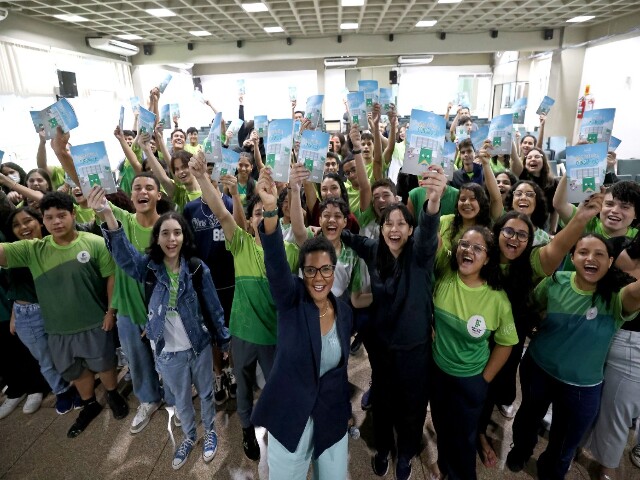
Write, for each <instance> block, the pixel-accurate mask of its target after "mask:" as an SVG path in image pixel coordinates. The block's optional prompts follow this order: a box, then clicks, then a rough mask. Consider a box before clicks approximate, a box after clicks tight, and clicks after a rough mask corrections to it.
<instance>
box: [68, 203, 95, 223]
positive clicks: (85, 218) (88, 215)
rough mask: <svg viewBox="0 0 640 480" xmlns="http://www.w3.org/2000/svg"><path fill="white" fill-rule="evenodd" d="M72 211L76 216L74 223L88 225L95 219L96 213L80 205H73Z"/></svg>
mask: <svg viewBox="0 0 640 480" xmlns="http://www.w3.org/2000/svg"><path fill="white" fill-rule="evenodd" d="M73 211H74V212H75V214H76V222H78V223H89V222H93V221H94V220H95V219H96V213H95V212H94V211H93V208H82V207H81V206H80V205H77V204H74V205H73Z"/></svg>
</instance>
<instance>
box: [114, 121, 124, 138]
mask: <svg viewBox="0 0 640 480" xmlns="http://www.w3.org/2000/svg"><path fill="white" fill-rule="evenodd" d="M113 136H114V137H116V138H117V139H118V140H122V141H124V133H122V130H120V125H116V128H115V130H114V131H113Z"/></svg>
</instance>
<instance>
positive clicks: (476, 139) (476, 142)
mask: <svg viewBox="0 0 640 480" xmlns="http://www.w3.org/2000/svg"><path fill="white" fill-rule="evenodd" d="M487 138H489V125H483V126H481V127H478V129H477V130H476V131H475V132H471V143H473V148H474V150H475V151H476V152H477V151H478V150H480V147H482V144H483V143H484V141H485V140H486V139H487Z"/></svg>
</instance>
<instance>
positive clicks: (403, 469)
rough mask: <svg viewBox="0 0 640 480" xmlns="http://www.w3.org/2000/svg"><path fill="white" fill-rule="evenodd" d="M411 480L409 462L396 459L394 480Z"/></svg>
mask: <svg viewBox="0 0 640 480" xmlns="http://www.w3.org/2000/svg"><path fill="white" fill-rule="evenodd" d="M410 478H411V460H410V459H409V460H404V459H401V458H398V463H396V480H409V479H410Z"/></svg>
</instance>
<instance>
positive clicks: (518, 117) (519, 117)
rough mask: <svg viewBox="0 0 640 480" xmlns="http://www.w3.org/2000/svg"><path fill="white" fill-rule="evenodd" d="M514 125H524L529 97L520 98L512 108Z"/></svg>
mask: <svg viewBox="0 0 640 480" xmlns="http://www.w3.org/2000/svg"><path fill="white" fill-rule="evenodd" d="M511 109H512V110H513V112H512V114H513V123H524V112H525V110H526V109H527V97H523V98H519V99H517V100H516V101H515V102H513V105H512V106H511Z"/></svg>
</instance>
